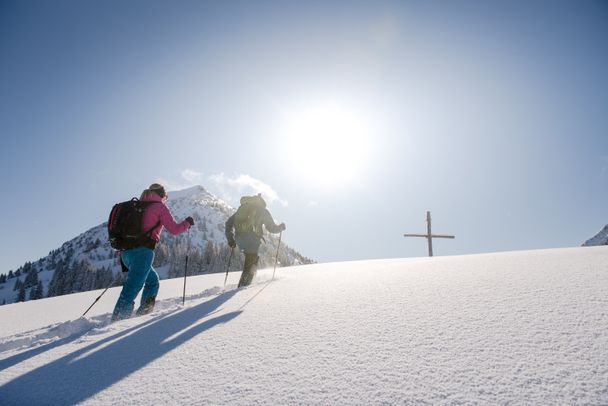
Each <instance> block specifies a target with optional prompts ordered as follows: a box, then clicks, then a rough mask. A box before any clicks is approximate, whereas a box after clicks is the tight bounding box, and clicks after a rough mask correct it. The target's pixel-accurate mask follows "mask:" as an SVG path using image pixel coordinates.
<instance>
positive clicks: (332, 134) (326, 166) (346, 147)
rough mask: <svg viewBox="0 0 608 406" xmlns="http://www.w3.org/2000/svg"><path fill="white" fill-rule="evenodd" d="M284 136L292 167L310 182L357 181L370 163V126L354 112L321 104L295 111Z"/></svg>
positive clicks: (336, 182)
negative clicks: (366, 164) (368, 162)
mask: <svg viewBox="0 0 608 406" xmlns="http://www.w3.org/2000/svg"><path fill="white" fill-rule="evenodd" d="M281 136H282V142H283V143H284V145H285V157H286V159H287V165H288V167H289V168H291V169H293V170H294V171H295V172H296V173H297V174H298V175H299V176H300V177H301V178H302V179H303V180H305V181H308V182H315V183H317V184H319V185H323V186H335V185H338V184H342V183H350V182H354V181H357V180H358V179H359V177H360V175H361V173H362V171H363V169H364V166H365V163H366V162H367V161H368V157H369V147H370V142H369V140H370V134H369V125H368V123H367V122H366V120H365V119H364V118H363V117H362V116H361V115H357V114H356V113H355V111H354V110H349V109H347V108H343V107H340V106H335V105H319V106H315V107H309V108H304V109H299V110H297V111H292V112H290V113H289V114H287V115H286V117H285V122H284V125H283V130H282V131H281Z"/></svg>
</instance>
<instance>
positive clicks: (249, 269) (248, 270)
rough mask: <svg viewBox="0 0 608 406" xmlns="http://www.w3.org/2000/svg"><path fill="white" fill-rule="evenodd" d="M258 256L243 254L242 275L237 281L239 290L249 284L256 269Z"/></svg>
mask: <svg viewBox="0 0 608 406" xmlns="http://www.w3.org/2000/svg"><path fill="white" fill-rule="evenodd" d="M259 259H260V257H258V254H247V253H245V265H244V266H243V273H242V274H241V279H240V280H239V288H240V287H241V286H248V285H250V284H251V281H252V280H253V277H254V276H255V273H256V271H257V269H258V260H259Z"/></svg>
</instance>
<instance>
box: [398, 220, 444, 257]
mask: <svg viewBox="0 0 608 406" xmlns="http://www.w3.org/2000/svg"><path fill="white" fill-rule="evenodd" d="M426 229H427V232H426V234H403V236H404V237H423V238H426V239H427V241H428V244H429V257H432V256H433V238H452V239H453V238H456V237H455V236H453V235H446V234H433V233H432V232H431V212H430V211H427V212H426Z"/></svg>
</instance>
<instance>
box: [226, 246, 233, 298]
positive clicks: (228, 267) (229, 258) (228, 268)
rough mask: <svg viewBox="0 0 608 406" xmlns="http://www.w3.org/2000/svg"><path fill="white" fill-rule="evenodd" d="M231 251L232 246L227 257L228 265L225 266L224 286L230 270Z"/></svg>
mask: <svg viewBox="0 0 608 406" xmlns="http://www.w3.org/2000/svg"><path fill="white" fill-rule="evenodd" d="M233 252H234V247H232V248H230V256H229V257H228V266H227V267H226V277H225V278H224V288H225V287H226V281H227V280H228V271H229V270H230V261H232V253H233Z"/></svg>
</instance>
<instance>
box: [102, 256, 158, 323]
mask: <svg viewBox="0 0 608 406" xmlns="http://www.w3.org/2000/svg"><path fill="white" fill-rule="evenodd" d="M122 261H123V262H124V264H125V265H126V266H127V268H129V272H128V273H127V279H126V280H125V283H124V284H123V285H122V291H121V292H120V296H119V297H118V301H117V302H116V306H115V307H114V312H113V313H112V320H120V319H127V318H129V317H131V313H133V307H134V306H135V298H136V297H137V294H138V293H139V291H140V290H141V288H142V287H143V288H144V291H143V293H142V295H141V307H142V308H143V307H144V306H145V303H146V301H149V300H148V299H149V298H154V297H156V294H157V293H158V286H159V283H158V274H157V273H156V271H155V270H154V268H152V262H154V251H153V250H151V249H150V248H145V247H139V248H133V249H131V250H127V251H125V252H123V253H122Z"/></svg>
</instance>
